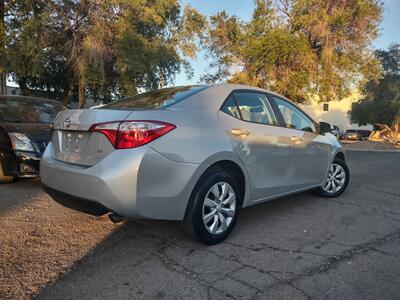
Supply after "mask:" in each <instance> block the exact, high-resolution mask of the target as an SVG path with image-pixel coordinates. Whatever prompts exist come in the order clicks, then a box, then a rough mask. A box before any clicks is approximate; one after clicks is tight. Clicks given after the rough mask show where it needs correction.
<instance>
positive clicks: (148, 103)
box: [101, 86, 207, 109]
mask: <svg viewBox="0 0 400 300" xmlns="http://www.w3.org/2000/svg"><path fill="white" fill-rule="evenodd" d="M206 87H207V86H182V87H173V88H165V89H161V90H155V91H150V92H146V93H143V94H139V95H135V96H132V97H128V98H125V99H122V100H120V101H116V102H113V103H110V104H108V105H106V106H103V107H102V108H101V109H158V108H167V107H170V106H172V105H175V104H176V103H178V102H180V101H182V100H184V99H186V98H188V97H190V96H192V95H194V94H196V93H197V92H200V91H201V90H203V89H205V88H206Z"/></svg>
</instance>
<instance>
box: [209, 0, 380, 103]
mask: <svg viewBox="0 0 400 300" xmlns="http://www.w3.org/2000/svg"><path fill="white" fill-rule="evenodd" d="M381 13H382V7H381V4H380V2H379V1H377V0H363V1H359V0H339V1H334V0H328V1H326V0H292V1H289V0H277V1H272V0H256V7H255V10H254V12H253V17H252V18H251V20H250V21H248V22H243V21H240V20H239V19H238V18H237V17H235V16H228V15H227V14H226V13H225V12H220V13H218V14H217V15H215V16H212V17H211V19H210V27H209V31H208V40H207V49H208V51H209V53H210V56H211V57H213V58H214V59H215V62H214V63H213V65H212V67H213V68H214V70H215V69H216V72H215V73H212V74H208V75H206V76H204V80H206V81H228V82H236V83H245V84H250V85H255V86H259V87H263V88H267V89H271V90H274V91H277V92H279V93H281V94H283V95H285V96H287V97H288V98H290V99H292V100H294V101H296V102H304V101H307V100H311V99H315V97H317V99H318V100H319V101H321V102H322V101H323V102H326V101H331V100H340V99H342V98H343V97H346V96H347V95H349V94H350V92H351V91H352V90H354V89H355V88H357V87H359V86H361V85H362V84H364V83H365V82H366V81H368V80H369V79H372V78H377V76H378V75H379V64H378V61H377V59H376V58H375V57H374V56H373V52H372V50H371V41H372V40H373V39H374V38H375V37H376V36H377V32H378V25H379V22H380V20H381Z"/></svg>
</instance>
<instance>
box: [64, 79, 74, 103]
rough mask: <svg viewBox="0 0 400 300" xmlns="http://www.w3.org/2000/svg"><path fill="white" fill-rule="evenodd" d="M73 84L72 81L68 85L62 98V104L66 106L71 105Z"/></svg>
mask: <svg viewBox="0 0 400 300" xmlns="http://www.w3.org/2000/svg"><path fill="white" fill-rule="evenodd" d="M74 84H75V83H74V82H73V81H72V82H70V83H69V84H68V90H67V94H66V95H65V96H64V98H63V103H64V105H66V106H69V105H71V101H72V96H73V95H74Z"/></svg>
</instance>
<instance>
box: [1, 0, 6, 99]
mask: <svg viewBox="0 0 400 300" xmlns="http://www.w3.org/2000/svg"><path fill="white" fill-rule="evenodd" d="M5 37H6V31H5V22H4V0H0V95H5V94H7V91H6V83H7V72H6V66H5V63H6V56H5V46H6V45H5V43H6V41H5Z"/></svg>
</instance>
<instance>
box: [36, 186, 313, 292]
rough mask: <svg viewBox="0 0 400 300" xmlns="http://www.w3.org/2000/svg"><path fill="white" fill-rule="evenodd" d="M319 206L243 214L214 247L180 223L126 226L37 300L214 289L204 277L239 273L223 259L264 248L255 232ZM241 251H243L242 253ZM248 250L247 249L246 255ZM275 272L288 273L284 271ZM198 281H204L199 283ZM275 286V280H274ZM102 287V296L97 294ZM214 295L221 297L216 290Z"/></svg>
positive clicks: (302, 201) (304, 200)
mask: <svg viewBox="0 0 400 300" xmlns="http://www.w3.org/2000/svg"><path fill="white" fill-rule="evenodd" d="M316 201H319V200H318V198H317V197H316V196H314V195H313V194H311V193H309V192H305V193H301V194H297V195H294V196H288V197H285V198H280V199H279V200H278V199H277V200H272V201H269V202H266V203H263V204H259V205H257V206H252V207H248V208H245V209H243V210H242V211H241V215H240V219H239V221H238V223H237V225H236V228H235V230H234V231H233V232H232V234H231V236H230V237H229V238H228V239H227V240H226V241H225V242H223V243H221V244H219V245H214V246H207V245H203V244H201V243H200V242H197V241H193V240H192V239H190V238H188V237H186V236H185V235H184V234H183V231H182V229H181V226H180V222H174V221H157V220H138V221H125V222H123V223H122V224H121V225H120V226H119V227H118V229H117V230H115V231H114V232H113V233H112V234H111V235H110V236H108V237H107V238H106V239H105V240H104V241H102V242H101V243H100V244H98V245H97V246H96V247H95V248H94V249H93V250H92V251H90V252H89V253H87V255H86V256H85V257H83V258H82V259H81V260H79V261H77V262H76V263H75V264H74V265H73V266H72V268H71V271H70V272H68V274H66V275H65V276H62V277H61V278H60V279H58V280H57V281H55V282H54V283H53V284H51V285H50V286H48V287H46V288H45V289H44V290H43V291H42V293H41V294H40V295H39V296H38V299H55V298H59V297H60V296H63V295H64V296H65V295H66V294H65V291H66V290H68V297H71V298H85V297H88V296H89V295H90V297H94V298H108V297H113V296H115V295H113V293H112V292H111V291H112V290H114V291H115V290H118V295H123V296H122V297H119V298H127V297H133V298H136V297H140V298H157V297H158V296H159V295H158V294H157V293H161V295H164V296H165V297H166V298H174V297H176V295H179V293H181V292H182V293H184V291H180V289H185V286H191V285H193V286H197V285H199V286H198V288H199V289H201V288H202V287H204V286H207V285H208V284H211V283H208V278H204V279H202V277H203V276H211V277H210V278H214V279H215V280H217V278H218V279H221V278H224V277H225V275H226V273H229V272H230V271H233V270H234V269H235V268H238V267H239V265H240V264H239V263H238V262H235V258H232V257H230V258H229V257H227V258H226V259H225V258H223V257H222V256H221V254H220V253H223V252H227V253H228V254H230V253H231V252H232V251H233V252H234V251H236V250H238V249H239V250H240V251H239V253H240V252H241V251H245V252H246V251H251V247H253V245H252V244H254V243H255V242H257V241H258V242H260V244H262V243H265V242H266V241H267V240H268V237H266V236H264V238H263V240H260V239H259V236H258V234H259V233H258V232H256V233H255V236H251V235H249V233H250V232H253V234H254V232H255V231H257V230H255V229H256V228H259V229H260V228H261V229H262V228H267V227H269V226H271V227H272V223H273V222H274V221H272V223H271V224H269V222H268V220H269V219H272V220H277V218H278V219H281V218H282V217H283V218H285V216H288V215H293V214H298V213H299V211H300V213H301V211H303V210H307V209H308V207H310V206H312V205H313V203H315V202H316ZM289 230H291V229H289ZM294 235H296V233H294ZM249 241H253V242H254V243H253V242H249ZM236 245H239V246H236ZM242 246H243V249H240V247H242ZM246 247H249V249H247V250H246V249H245V248H246ZM231 248H233V249H231ZM230 255H236V254H234V253H232V254H230ZM198 264H200V265H198ZM274 268H275V267H274ZM276 268H277V270H278V271H282V272H286V271H285V270H286V268H284V269H282V270H279V266H276ZM288 274H289V273H288ZM197 276H199V278H201V279H200V281H199V280H198V279H197ZM188 278H189V279H188ZM193 278H194V279H195V280H194V281H193V280H192V279H193ZM172 279H173V280H176V281H177V282H180V283H181V284H182V286H180V287H179V288H177V287H175V290H174V291H169V286H168V285H169V284H172V283H171V280H172ZM271 280H274V278H272V277H271ZM187 281H188V282H187ZM211 285H212V284H211ZM211 285H210V286H211ZM100 286H101V287H102V288H101V289H100V290H99V289H97V288H96V287H100ZM210 286H209V287H208V288H210ZM215 290H216V291H218V288H216V289H215ZM174 293H176V294H174ZM216 297H217V298H218V297H219V296H218V295H217V296H216Z"/></svg>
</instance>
